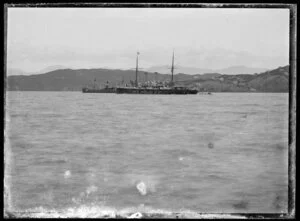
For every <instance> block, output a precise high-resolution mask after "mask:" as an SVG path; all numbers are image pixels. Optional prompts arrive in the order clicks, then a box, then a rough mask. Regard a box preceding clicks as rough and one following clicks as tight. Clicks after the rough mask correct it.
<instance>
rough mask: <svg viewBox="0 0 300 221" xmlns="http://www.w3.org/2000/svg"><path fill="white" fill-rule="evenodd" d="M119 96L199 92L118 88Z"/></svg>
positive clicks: (171, 89)
mask: <svg viewBox="0 0 300 221" xmlns="http://www.w3.org/2000/svg"><path fill="white" fill-rule="evenodd" d="M116 93H117V94H197V93H198V91H197V90H193V89H188V88H126V87H120V88H116Z"/></svg>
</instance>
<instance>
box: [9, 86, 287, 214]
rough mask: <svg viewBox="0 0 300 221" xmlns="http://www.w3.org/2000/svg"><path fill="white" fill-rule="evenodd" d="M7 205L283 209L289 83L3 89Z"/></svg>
mask: <svg viewBox="0 0 300 221" xmlns="http://www.w3.org/2000/svg"><path fill="white" fill-rule="evenodd" d="M5 107H6V114H5V120H6V121H5V135H6V137H5V138H6V140H5V148H6V149H5V153H6V171H5V178H6V180H5V182H6V184H7V183H8V185H7V187H8V190H9V191H8V192H9V197H8V198H7V199H8V200H6V201H7V202H6V204H7V207H9V210H10V211H19V212H26V211H27V212H30V211H31V212H35V213H36V214H40V215H41V214H44V215H45V214H48V215H49V214H50V215H49V216H51V214H52V216H55V215H56V216H63V215H65V216H66V217H70V216H72V215H74V214H75V216H77V217H78V216H79V217H87V216H90V217H101V216H102V215H103V212H106V215H107V214H108V216H113V215H111V214H115V213H114V212H121V211H132V212H149V213H150V212H151V211H156V212H157V213H168V212H180V211H194V212H201V213H281V212H287V202H288V196H287V193H288V94H287V93H282V94H281V93H213V94H212V95H129V94H123V95H119V94H86V93H81V92H7V94H6V106H5Z"/></svg>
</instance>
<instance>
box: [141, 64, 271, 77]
mask: <svg viewBox="0 0 300 221" xmlns="http://www.w3.org/2000/svg"><path fill="white" fill-rule="evenodd" d="M176 68H177V70H178V71H179V72H181V73H185V74H190V75H195V74H205V73H220V74H255V73H261V72H264V71H267V69H266V68H252V67H246V66H231V67H228V68H223V69H203V68H193V67H184V66H179V65H177V66H176ZM146 70H147V71H149V72H159V73H163V74H167V73H170V67H169V66H167V65H162V66H153V67H150V68H148V69H146Z"/></svg>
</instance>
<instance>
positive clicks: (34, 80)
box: [6, 66, 289, 92]
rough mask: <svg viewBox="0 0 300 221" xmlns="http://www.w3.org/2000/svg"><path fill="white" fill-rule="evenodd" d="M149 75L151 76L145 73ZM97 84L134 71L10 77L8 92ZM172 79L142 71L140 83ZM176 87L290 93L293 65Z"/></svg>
mask: <svg viewBox="0 0 300 221" xmlns="http://www.w3.org/2000/svg"><path fill="white" fill-rule="evenodd" d="M145 73H147V74H145ZM94 79H96V83H97V84H98V85H99V86H100V87H103V86H104V84H105V83H106V82H107V81H109V83H110V84H111V85H112V86H115V85H117V84H121V83H122V82H123V83H129V82H130V81H134V80H135V71H134V70H111V69H77V70H72V69H60V70H55V71H51V72H48V73H45V74H35V75H29V76H24V75H19V76H8V78H7V81H6V84H7V87H6V88H7V89H8V90H11V91H16V90H19V91H80V90H81V89H82V87H83V86H88V85H92V84H93V82H94ZM146 79H147V80H158V81H164V80H169V79H170V75H167V74H160V73H153V72H139V79H138V80H139V82H142V81H145V80H146ZM174 80H175V83H176V85H183V86H187V87H190V88H192V87H195V88H197V89H198V90H200V91H211V92H251V91H253V92H254V91H257V92H288V85H289V84H288V82H289V66H285V67H279V68H277V69H274V70H271V71H267V72H263V73H261V74H254V75H251V74H239V75H224V74H220V73H205V74H196V75H187V74H184V73H180V74H176V75H174Z"/></svg>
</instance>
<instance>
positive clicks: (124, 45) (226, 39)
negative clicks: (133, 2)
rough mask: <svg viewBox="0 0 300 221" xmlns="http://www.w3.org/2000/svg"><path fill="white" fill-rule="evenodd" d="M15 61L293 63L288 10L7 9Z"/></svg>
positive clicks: (35, 65) (72, 64) (29, 67)
mask: <svg viewBox="0 0 300 221" xmlns="http://www.w3.org/2000/svg"><path fill="white" fill-rule="evenodd" d="M7 27H8V28H7V65H8V68H16V69H21V70H23V71H26V72H35V71H39V70H41V69H43V68H46V67H48V66H53V65H62V66H65V67H68V68H101V67H104V68H115V69H117V68H123V69H126V68H134V67H135V56H136V52H137V51H139V52H140V66H141V67H144V68H148V67H150V66H157V65H170V64H171V56H172V51H173V49H174V50H175V56H176V64H178V65H181V66H187V67H197V68H210V69H218V68H226V67H229V66H235V65H245V66H248V67H259V68H270V69H271V68H277V67H278V66H283V65H288V64H289V9H271V8H270V9H247V8H236V9H226V8H223V9H222V8H8V23H7Z"/></svg>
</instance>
